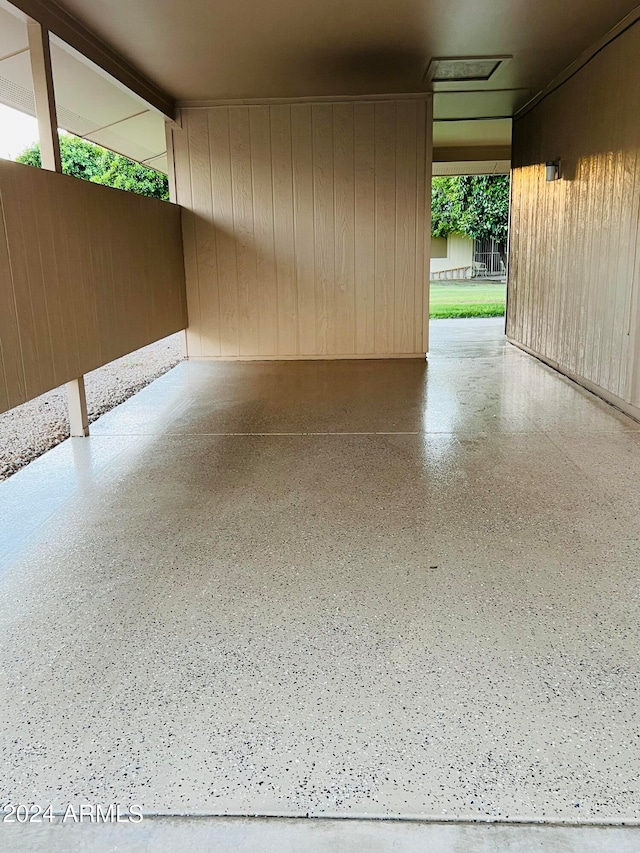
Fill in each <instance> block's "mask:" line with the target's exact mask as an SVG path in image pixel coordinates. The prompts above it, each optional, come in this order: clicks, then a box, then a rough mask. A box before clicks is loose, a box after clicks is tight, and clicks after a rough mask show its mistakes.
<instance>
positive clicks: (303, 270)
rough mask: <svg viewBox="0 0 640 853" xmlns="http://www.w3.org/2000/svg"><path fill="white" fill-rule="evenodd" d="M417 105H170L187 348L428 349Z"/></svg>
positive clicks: (303, 354) (358, 353) (425, 111)
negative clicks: (174, 116) (176, 109)
mask: <svg viewBox="0 0 640 853" xmlns="http://www.w3.org/2000/svg"><path fill="white" fill-rule="evenodd" d="M429 109H430V104H429V103H428V102H427V101H425V99H424V98H421V99H413V98H409V99H402V100H398V101H389V100H386V101H378V102H375V101H368V102H364V101H363V102H353V101H348V102H342V103H340V102H336V103H326V102H324V103H321V102H313V103H295V104H272V105H268V104H264V105H252V106H244V105H233V106H219V107H211V108H208V109H186V110H183V111H182V116H181V120H182V129H180V130H174V149H175V163H176V172H177V187H178V202H179V203H180V204H182V205H183V206H184V207H185V208H186V209H185V212H184V231H185V238H184V243H185V266H186V274H187V299H188V308H189V333H188V342H189V343H188V346H189V355H190V356H192V357H205V358H322V357H328V358H335V357H374V356H412V355H413V356H415V355H422V354H424V352H426V350H427V346H428V344H427V327H426V325H427V324H426V322H425V316H426V313H427V312H426V310H425V306H426V304H427V301H428V270H427V274H425V263H424V258H425V257H426V258H428V255H429V252H428V245H429V243H428V241H429V239H430V238H429V212H428V210H426V209H425V204H426V201H427V199H428V198H429V194H428V192H427V190H428V186H427V184H428V181H429V176H430V174H431V168H430V165H431V150H430V133H429V130H428V125H429V121H430V113H429ZM207 157H208V159H207ZM427 159H428V161H429V167H428V168H426V161H427ZM425 246H426V247H427V251H426V252H425Z"/></svg>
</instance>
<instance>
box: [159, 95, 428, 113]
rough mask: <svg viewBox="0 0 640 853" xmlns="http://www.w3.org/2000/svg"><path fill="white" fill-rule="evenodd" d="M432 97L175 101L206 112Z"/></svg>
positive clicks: (185, 106) (378, 96)
mask: <svg viewBox="0 0 640 853" xmlns="http://www.w3.org/2000/svg"><path fill="white" fill-rule="evenodd" d="M432 97H433V93H432V92H413V93H408V92H404V93H402V94H394V95H317V96H311V97H301V98H231V99H229V100H225V99H213V100H200V101H188V100H187V101H176V106H177V107H178V109H185V110H208V109H210V108H211V107H256V106H270V105H276V104H344V103H371V102H376V101H415V100H422V99H424V100H429V99H430V98H432Z"/></svg>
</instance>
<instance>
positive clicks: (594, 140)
mask: <svg viewBox="0 0 640 853" xmlns="http://www.w3.org/2000/svg"><path fill="white" fill-rule="evenodd" d="M638 56H640V25H638V24H636V25H635V26H633V27H632V28H631V29H628V30H627V31H625V32H623V33H622V35H620V36H618V37H617V38H616V39H615V41H613V42H611V43H610V44H609V45H607V46H606V47H605V48H604V49H603V50H601V51H600V52H599V53H598V54H597V55H596V56H594V58H593V59H591V61H590V62H589V63H588V64H587V65H586V66H584V67H583V68H582V69H581V70H580V71H578V72H577V73H576V74H575V75H574V76H573V77H571V78H570V79H569V80H568V81H567V82H566V83H564V84H563V85H562V86H561V87H560V88H558V89H557V90H556V91H554V92H552V93H550V94H549V95H547V97H546V98H544V100H543V101H542V102H541V103H539V104H538V105H537V106H535V107H534V108H533V109H532V110H531V111H530V112H528V113H527V114H525V115H524V116H523V117H522V118H520V119H518V120H517V121H516V122H515V124H514V135H513V177H512V204H511V208H512V213H511V238H510V258H509V295H508V316H507V334H508V336H509V337H510V338H511V339H512V340H513V341H514V342H515V343H518V344H520V345H521V346H524V347H525V348H526V349H527V350H529V351H530V352H532V353H534V354H535V355H538V356H540V357H542V358H543V359H544V360H546V361H547V362H549V363H550V364H552V365H553V366H554V367H557V368H558V369H560V370H561V371H563V372H564V373H566V374H568V375H569V376H571V377H573V378H574V379H576V380H577V381H579V382H580V383H581V384H583V385H585V386H586V387H588V388H590V389H591V390H593V391H595V392H596V393H598V394H600V395H601V396H603V397H605V398H606V399H608V400H610V401H611V402H614V403H615V404H616V405H618V406H619V407H620V408H623V409H625V410H626V411H628V412H629V413H630V414H632V415H634V416H635V417H640V226H639V214H640V109H639V107H640V99H639V97H638V92H640V63H638ZM547 161H559V163H560V179H559V180H556V181H551V182H547V181H546V180H545V163H546V162H547Z"/></svg>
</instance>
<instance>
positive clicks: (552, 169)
mask: <svg viewBox="0 0 640 853" xmlns="http://www.w3.org/2000/svg"><path fill="white" fill-rule="evenodd" d="M545 176H546V179H547V181H557V180H558V178H559V177H560V163H559V161H558V160H554V161H552V162H550V163H547V165H546V166H545Z"/></svg>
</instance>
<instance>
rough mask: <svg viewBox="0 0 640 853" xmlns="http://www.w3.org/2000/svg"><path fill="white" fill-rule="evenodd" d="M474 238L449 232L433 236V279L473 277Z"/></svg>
mask: <svg viewBox="0 0 640 853" xmlns="http://www.w3.org/2000/svg"><path fill="white" fill-rule="evenodd" d="M473 244H474V241H473V238H471V237H467V235H466V234H447V236H446V237H432V238H431V267H430V269H431V279H432V280H435V281H437V280H438V279H441V278H472V276H473V248H474V247H473Z"/></svg>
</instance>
